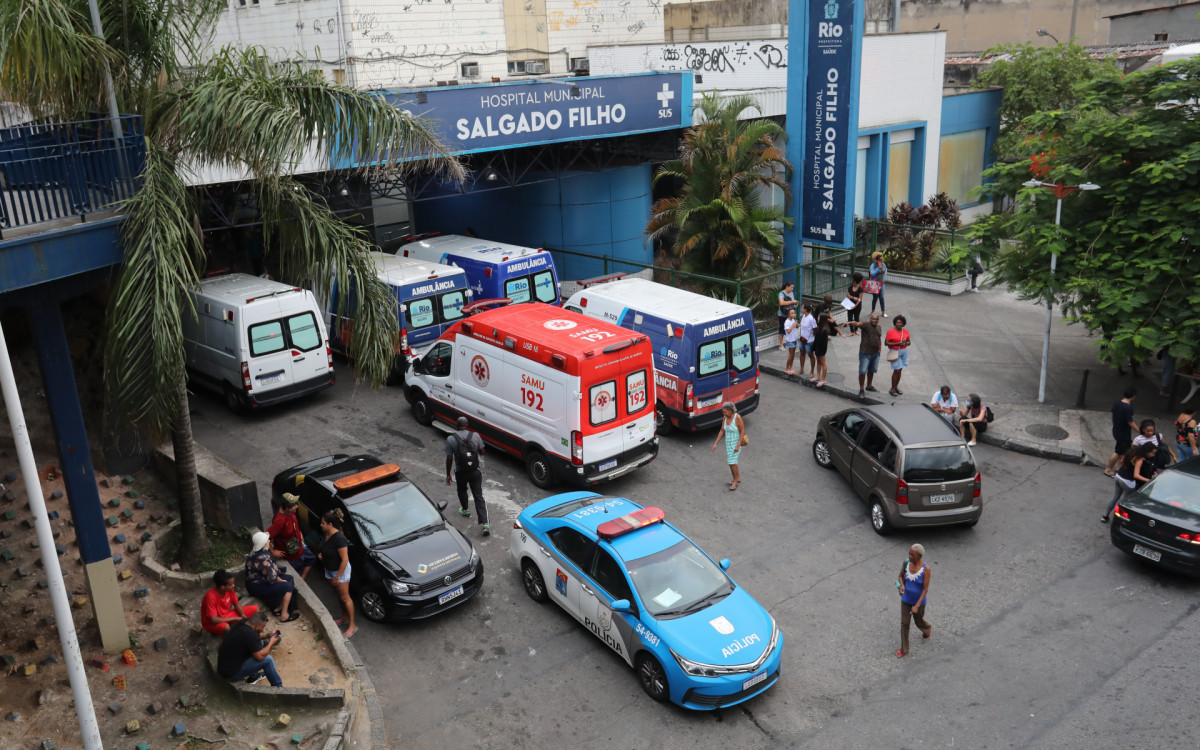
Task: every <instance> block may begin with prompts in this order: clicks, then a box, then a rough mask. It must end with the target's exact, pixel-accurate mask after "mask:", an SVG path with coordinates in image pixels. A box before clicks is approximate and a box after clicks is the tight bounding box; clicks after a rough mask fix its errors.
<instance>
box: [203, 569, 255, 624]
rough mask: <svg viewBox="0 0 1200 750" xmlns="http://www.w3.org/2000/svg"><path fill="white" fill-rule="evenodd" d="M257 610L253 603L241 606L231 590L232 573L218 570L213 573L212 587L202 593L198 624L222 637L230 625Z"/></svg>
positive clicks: (235, 593)
mask: <svg viewBox="0 0 1200 750" xmlns="http://www.w3.org/2000/svg"><path fill="white" fill-rule="evenodd" d="M257 611H258V607H256V606H254V605H253V604H251V605H250V606H247V607H243V606H242V605H241V604H240V603H238V595H237V592H236V591H234V590H233V573H230V572H229V571H228V570H218V571H217V572H216V573H213V587H212V588H211V589H209V590H208V591H207V592H206V593H205V594H204V599H203V600H202V601H201V603H200V624H201V625H203V626H204V629H205V630H207V631H208V632H210V633H212V634H213V635H215V636H217V637H218V638H223V637H224V636H225V634H226V633H228V632H229V626H230V625H232V624H233V623H235V622H237V621H238V620H244V619H245V618H247V617H250V616H251V615H253V614H254V613H255V612H257Z"/></svg>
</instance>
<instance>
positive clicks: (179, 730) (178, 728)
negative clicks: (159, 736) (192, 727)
mask: <svg viewBox="0 0 1200 750" xmlns="http://www.w3.org/2000/svg"><path fill="white" fill-rule="evenodd" d="M185 734H187V727H186V726H185V725H184V723H183V722H182V721H181V722H179V723H178V724H176V725H175V726H173V727H171V735H172V736H173V737H182V736H183V735H185Z"/></svg>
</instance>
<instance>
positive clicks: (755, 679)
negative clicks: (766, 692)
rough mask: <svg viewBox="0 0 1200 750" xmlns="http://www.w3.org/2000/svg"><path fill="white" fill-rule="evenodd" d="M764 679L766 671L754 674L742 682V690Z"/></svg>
mask: <svg viewBox="0 0 1200 750" xmlns="http://www.w3.org/2000/svg"><path fill="white" fill-rule="evenodd" d="M766 679H767V673H766V672H759V673H758V674H756V675H754V676H753V677H751V678H750V679H748V680H746V681H745V682H743V683H742V690H749V689H750V688H752V687H754V686H755V685H757V684H758V683H760V682H763V681H765V680H766Z"/></svg>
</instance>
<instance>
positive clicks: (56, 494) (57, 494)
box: [50, 490, 63, 500]
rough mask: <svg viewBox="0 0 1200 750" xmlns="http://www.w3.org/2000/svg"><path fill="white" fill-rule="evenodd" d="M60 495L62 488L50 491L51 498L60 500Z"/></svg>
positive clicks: (61, 494)
mask: <svg viewBox="0 0 1200 750" xmlns="http://www.w3.org/2000/svg"><path fill="white" fill-rule="evenodd" d="M62 496H63V493H62V490H55V491H54V492H51V493H50V499H51V500H62Z"/></svg>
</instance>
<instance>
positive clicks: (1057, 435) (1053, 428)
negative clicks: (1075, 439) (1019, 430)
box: [1025, 424, 1071, 440]
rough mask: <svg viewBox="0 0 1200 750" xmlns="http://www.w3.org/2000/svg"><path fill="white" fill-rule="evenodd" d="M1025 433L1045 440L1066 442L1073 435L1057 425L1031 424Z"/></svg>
mask: <svg viewBox="0 0 1200 750" xmlns="http://www.w3.org/2000/svg"><path fill="white" fill-rule="evenodd" d="M1025 431H1026V432H1028V433H1029V434H1030V435H1033V436H1034V437H1036V438H1041V439H1043V440H1066V439H1067V438H1068V437H1070V435H1071V433H1069V432H1067V431H1066V430H1064V429H1063V428H1061V427H1059V426H1058V425H1056V424H1031V425H1029V426H1028V427H1026V428H1025Z"/></svg>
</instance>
